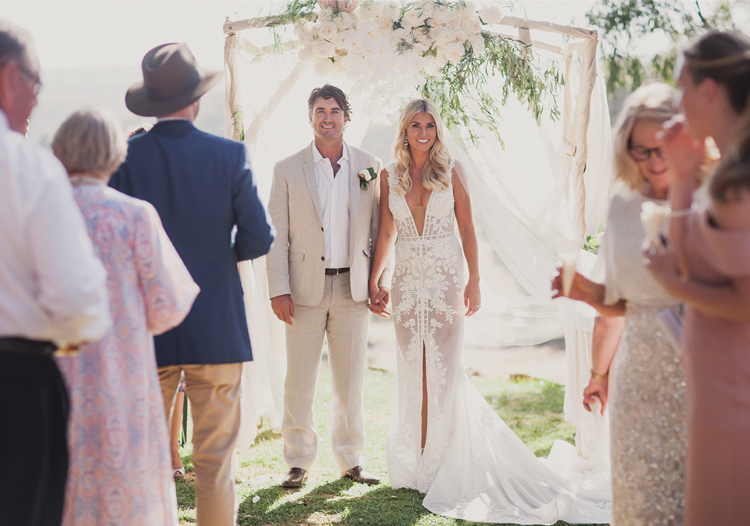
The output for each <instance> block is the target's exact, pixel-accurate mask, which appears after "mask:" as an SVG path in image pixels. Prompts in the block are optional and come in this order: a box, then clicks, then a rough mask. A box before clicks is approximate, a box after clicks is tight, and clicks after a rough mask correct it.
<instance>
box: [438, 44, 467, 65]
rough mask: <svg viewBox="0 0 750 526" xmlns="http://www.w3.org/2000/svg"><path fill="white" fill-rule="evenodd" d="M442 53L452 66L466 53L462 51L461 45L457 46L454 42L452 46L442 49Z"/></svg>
mask: <svg viewBox="0 0 750 526" xmlns="http://www.w3.org/2000/svg"><path fill="white" fill-rule="evenodd" d="M443 52H444V53H445V58H446V59H447V60H448V62H451V63H452V64H457V63H458V62H459V61H460V60H461V58H462V57H463V56H464V53H465V52H466V51H465V50H464V46H463V44H458V43H456V42H454V43H452V44H448V45H447V46H445V47H444V48H443Z"/></svg>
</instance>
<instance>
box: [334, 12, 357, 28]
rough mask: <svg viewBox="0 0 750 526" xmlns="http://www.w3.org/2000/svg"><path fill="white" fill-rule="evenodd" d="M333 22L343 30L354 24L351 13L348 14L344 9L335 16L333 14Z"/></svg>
mask: <svg viewBox="0 0 750 526" xmlns="http://www.w3.org/2000/svg"><path fill="white" fill-rule="evenodd" d="M333 23H334V24H336V28H337V29H338V30H339V31H344V30H346V29H349V28H350V27H352V25H354V21H353V20H352V15H350V14H349V13H347V12H346V11H342V12H340V13H339V14H338V15H337V16H335V17H334V18H333Z"/></svg>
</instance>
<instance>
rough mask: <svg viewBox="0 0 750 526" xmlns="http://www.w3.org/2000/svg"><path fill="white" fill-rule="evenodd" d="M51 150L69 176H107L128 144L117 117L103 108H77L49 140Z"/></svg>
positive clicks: (114, 168)
mask: <svg viewBox="0 0 750 526" xmlns="http://www.w3.org/2000/svg"><path fill="white" fill-rule="evenodd" d="M52 151H53V153H54V154H55V155H56V156H57V158H58V159H60V162H61V163H62V164H63V166H64V167H65V169H66V170H67V171H68V174H69V175H75V174H85V173H91V174H105V175H111V174H112V173H113V172H114V171H115V170H117V168H118V167H119V166H120V165H121V164H122V162H123V161H124V160H125V155H126V154H127V151H128V143H127V142H126V140H125V134H124V133H123V131H122V128H121V127H120V124H119V123H118V122H117V119H115V118H114V116H113V115H112V114H111V113H109V112H108V111H106V110H102V109H99V108H91V109H84V110H78V111H76V112H75V113H73V114H72V115H71V116H70V117H68V118H67V119H65V122H63V123H62V124H61V125H60V128H58V130H57V132H56V133H55V138H54V139H52Z"/></svg>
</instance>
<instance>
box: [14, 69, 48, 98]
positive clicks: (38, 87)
mask: <svg viewBox="0 0 750 526" xmlns="http://www.w3.org/2000/svg"><path fill="white" fill-rule="evenodd" d="M18 70H19V71H20V72H21V75H23V76H24V77H26V78H27V79H28V80H30V81H32V82H34V88H33V89H34V95H39V92H40V91H42V79H41V78H39V74H38V73H34V72H33V71H31V70H30V69H28V68H27V67H26V66H24V65H23V64H21V63H20V62H19V64H18Z"/></svg>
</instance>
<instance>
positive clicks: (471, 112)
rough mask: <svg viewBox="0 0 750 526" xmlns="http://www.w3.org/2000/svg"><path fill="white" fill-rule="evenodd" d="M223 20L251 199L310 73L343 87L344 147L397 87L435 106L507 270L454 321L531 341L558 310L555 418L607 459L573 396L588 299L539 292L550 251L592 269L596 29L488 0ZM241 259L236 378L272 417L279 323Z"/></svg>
mask: <svg viewBox="0 0 750 526" xmlns="http://www.w3.org/2000/svg"><path fill="white" fill-rule="evenodd" d="M224 33H225V36H226V38H225V69H226V73H227V78H226V83H225V87H226V96H225V103H226V111H225V132H226V135H227V136H229V137H232V138H234V139H237V140H242V141H244V142H245V143H246V145H247V147H248V150H249V153H250V156H251V159H252V161H253V168H254V173H255V175H256V179H257V184H258V187H259V192H260V193H261V196H262V197H264V198H265V197H267V196H268V194H269V191H270V179H271V174H272V167H273V165H274V164H275V162H277V161H278V160H280V159H282V158H284V157H286V156H287V155H289V154H291V153H293V152H295V151H297V150H299V149H301V148H302V147H303V146H304V145H305V144H306V143H309V141H310V132H309V128H308V124H307V107H306V101H307V95H308V93H309V91H310V90H311V89H312V87H314V86H317V85H320V84H322V83H323V82H325V81H330V82H331V83H333V84H336V85H338V86H340V87H341V88H343V89H344V91H345V92H347V94H348V95H349V97H350V100H351V104H352V107H353V109H354V112H353V118H352V120H351V122H350V123H349V125H348V128H347V132H346V136H347V141H348V142H350V143H352V144H355V145H359V144H360V143H361V142H362V140H363V138H364V137H365V134H366V132H367V129H368V127H369V126H370V124H371V123H373V122H386V123H389V122H390V121H389V118H391V114H393V113H395V112H398V110H399V109H400V107H401V106H402V104H403V103H404V102H406V101H407V100H409V99H412V98H415V97H419V96H425V95H426V96H430V97H431V98H433V100H435V101H436V102H437V103H438V104H439V106H440V107H441V112H442V113H441V115H442V117H443V120H444V121H445V122H446V124H447V125H449V127H450V129H451V132H452V134H451V137H449V138H448V142H449V147H450V149H451V154H452V155H453V156H454V157H455V158H456V159H457V160H459V161H461V163H462V165H463V166H464V167H467V169H466V171H467V173H468V174H469V175H470V176H471V177H469V181H468V186H469V192H470V195H471V197H472V203H473V206H474V208H475V215H476V216H477V217H478V219H479V221H480V223H481V226H482V229H483V231H484V235H485V236H486V240H487V243H485V247H486V248H487V250H484V253H485V256H486V257H489V258H499V260H500V261H502V264H503V265H504V266H505V267H507V269H508V270H509V271H510V273H511V274H512V275H513V277H514V278H515V281H516V282H517V283H518V284H520V287H518V286H515V285H508V284H507V283H505V284H504V285H503V286H502V287H501V290H497V284H496V283H494V282H493V280H492V279H491V278H490V279H487V278H486V277H485V278H484V279H483V291H482V294H483V300H482V303H483V305H484V307H483V309H482V311H481V316H479V315H477V316H474V317H473V318H471V319H470V320H471V323H469V324H467V341H473V342H474V343H478V344H482V343H484V344H491V345H499V344H505V345H518V344H534V343H541V342H543V341H547V340H549V339H551V338H553V337H555V336H556V335H557V334H556V333H559V330H560V322H562V327H563V329H564V333H565V344H566V352H567V363H568V369H567V381H566V398H565V414H566V419H567V420H568V421H570V422H571V423H573V424H574V425H575V426H576V428H577V434H576V443H577V444H576V445H577V451H578V454H579V456H581V457H584V458H589V459H594V460H596V461H599V462H604V461H605V459H606V458H607V457H608V454H607V452H606V448H607V444H608V440H607V437H606V433H607V430H606V422H604V421H602V419H601V418H600V417H594V416H592V415H591V414H590V413H587V412H585V411H583V410H582V408H581V403H580V397H581V393H582V390H583V387H584V386H585V385H586V384H587V383H588V378H589V371H590V368H591V357H590V354H591V352H590V351H591V330H592V326H593V317H594V313H593V311H592V310H591V309H589V308H588V307H586V306H583V305H579V304H577V303H574V302H570V301H568V300H557V301H556V302H552V301H551V300H550V299H549V298H550V295H551V294H550V291H549V283H550V279H551V277H552V275H553V272H554V268H555V266H556V265H557V263H558V261H559V258H560V255H561V254H575V256H576V258H577V261H578V266H579V268H580V269H582V270H583V271H586V272H589V273H590V272H592V271H593V268H594V266H595V260H596V257H595V255H594V254H593V253H592V252H591V250H593V248H594V247H595V246H596V243H595V242H592V239H593V237H594V236H596V235H597V234H598V231H599V227H600V224H601V222H602V217H603V213H604V210H605V205H606V199H607V195H608V191H609V185H610V165H611V162H610V156H611V152H610V123H609V112H608V108H607V101H606V92H605V88H604V82H603V79H602V76H601V74H600V71H599V67H598V63H597V43H598V37H597V32H596V31H595V30H592V29H586V28H579V27H572V26H565V25H560V24H556V23H552V22H545V21H535V20H528V19H526V18H521V17H518V16H510V15H507V14H505V13H503V12H502V11H501V10H500V8H499V7H498V3H497V2H483V3H482V5H480V6H478V7H477V6H475V4H474V3H473V2H454V1H441V0H418V1H414V2H409V3H402V4H392V3H385V2H377V1H373V0H365V1H362V2H358V1H357V0H317V1H316V0H291V1H290V2H289V3H288V4H287V7H286V9H285V10H284V11H283V12H281V13H278V14H276V15H273V16H266V17H259V18H253V19H245V20H229V19H227V21H226V22H225V23H224ZM559 107H561V109H558V108H559ZM384 160H385V161H386V162H387V159H384ZM592 245H593V246H592ZM490 246H491V249H489V247H490ZM241 273H242V275H243V284H244V285H245V287H246V289H247V290H246V291H245V292H246V296H245V297H246V307H247V309H248V313H249V315H248V319H249V321H250V324H251V327H250V330H251V334H252V337H253V348H254V349H256V362H255V363H254V364H253V365H252V366H249V367H250V368H251V370H250V371H249V373H248V376H249V377H250V378H252V382H254V384H255V385H256V386H257V385H264V384H268V385H267V389H257V387H256V388H254V389H253V392H254V396H255V397H256V398H255V399H254V400H253V401H252V404H250V405H252V406H253V408H254V411H255V416H261V415H265V416H269V417H270V418H271V419H272V420H273V419H278V418H279V417H280V409H281V407H282V392H281V390H282V386H281V383H280V382H276V383H275V385H271V384H273V382H269V380H268V378H273V377H276V378H280V377H281V376H279V375H281V374H282V370H283V368H284V363H283V360H284V358H283V357H284V352H283V326H282V324H281V322H279V321H278V320H276V319H275V318H274V316H273V314H272V313H271V312H270V309H268V308H267V305H268V292H267V290H266V280H265V262H264V261H262V260H261V261H256V263H255V264H254V265H252V266H242V267H241ZM273 349H276V351H273ZM249 381H250V380H249ZM246 438H252V437H246Z"/></svg>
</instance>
